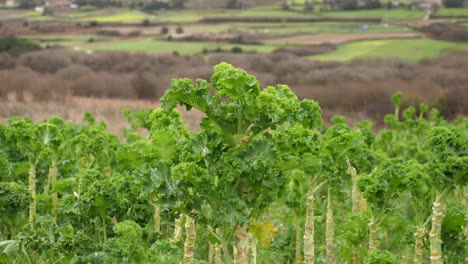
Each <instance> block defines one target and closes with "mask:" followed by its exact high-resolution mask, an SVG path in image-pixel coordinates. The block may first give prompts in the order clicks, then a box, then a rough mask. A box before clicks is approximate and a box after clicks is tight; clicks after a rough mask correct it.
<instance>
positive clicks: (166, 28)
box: [159, 26, 169, 35]
mask: <svg viewBox="0 0 468 264" xmlns="http://www.w3.org/2000/svg"><path fill="white" fill-rule="evenodd" d="M159 33H160V34H161V35H166V34H167V33H169V28H168V27H166V26H163V27H162V28H161V31H160V32H159Z"/></svg>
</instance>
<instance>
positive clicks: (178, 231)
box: [174, 214, 184, 243]
mask: <svg viewBox="0 0 468 264" xmlns="http://www.w3.org/2000/svg"><path fill="white" fill-rule="evenodd" d="M182 219H184V214H180V216H179V218H178V219H176V220H175V222H174V243H177V242H179V241H180V240H181V239H182Z"/></svg>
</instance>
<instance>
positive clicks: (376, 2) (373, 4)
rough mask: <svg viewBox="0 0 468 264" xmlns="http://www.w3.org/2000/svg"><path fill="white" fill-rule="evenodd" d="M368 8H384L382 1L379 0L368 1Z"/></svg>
mask: <svg viewBox="0 0 468 264" xmlns="http://www.w3.org/2000/svg"><path fill="white" fill-rule="evenodd" d="M366 8H368V9H379V8H382V3H380V1H379V0H371V1H369V2H367V4H366Z"/></svg>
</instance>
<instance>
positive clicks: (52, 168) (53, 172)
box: [49, 162, 58, 223]
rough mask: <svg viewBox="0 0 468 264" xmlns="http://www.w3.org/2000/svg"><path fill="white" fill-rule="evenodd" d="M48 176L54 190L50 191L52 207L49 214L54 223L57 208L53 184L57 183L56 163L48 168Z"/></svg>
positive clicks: (56, 196) (56, 195)
mask: <svg viewBox="0 0 468 264" xmlns="http://www.w3.org/2000/svg"><path fill="white" fill-rule="evenodd" d="M49 176H50V181H51V185H52V189H53V190H54V192H53V193H52V208H51V209H50V214H51V216H52V219H53V220H54V222H55V223H57V208H58V193H57V191H55V185H56V184H57V163H55V162H53V163H52V165H51V166H50V168H49Z"/></svg>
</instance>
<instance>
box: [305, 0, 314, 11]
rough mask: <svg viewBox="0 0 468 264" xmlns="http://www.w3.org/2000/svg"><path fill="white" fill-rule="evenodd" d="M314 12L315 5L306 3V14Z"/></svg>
mask: <svg viewBox="0 0 468 264" xmlns="http://www.w3.org/2000/svg"><path fill="white" fill-rule="evenodd" d="M313 11H314V5H313V4H312V3H311V2H309V1H306V2H305V3H304V12H313Z"/></svg>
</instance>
